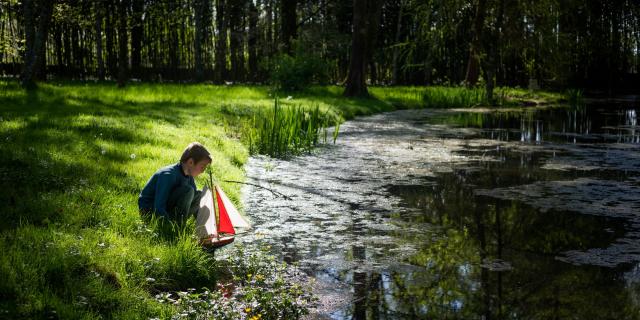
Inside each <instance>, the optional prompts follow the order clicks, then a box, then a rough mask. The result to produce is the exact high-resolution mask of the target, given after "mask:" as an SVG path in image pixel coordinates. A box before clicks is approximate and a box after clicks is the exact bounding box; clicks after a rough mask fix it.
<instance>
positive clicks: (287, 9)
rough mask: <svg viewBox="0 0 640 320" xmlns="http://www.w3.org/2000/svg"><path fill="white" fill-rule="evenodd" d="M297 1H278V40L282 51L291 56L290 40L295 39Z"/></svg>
mask: <svg viewBox="0 0 640 320" xmlns="http://www.w3.org/2000/svg"><path fill="white" fill-rule="evenodd" d="M297 5H298V0H280V17H281V22H280V35H281V37H280V39H281V40H282V51H283V52H284V53H287V54H291V49H292V48H291V40H292V39H294V38H295V37H296V28H297V17H296V7H297Z"/></svg>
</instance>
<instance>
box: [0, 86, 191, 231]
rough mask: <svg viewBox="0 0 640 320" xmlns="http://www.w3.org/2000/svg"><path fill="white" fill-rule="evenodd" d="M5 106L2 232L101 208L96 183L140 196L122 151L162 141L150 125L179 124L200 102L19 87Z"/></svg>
mask: <svg viewBox="0 0 640 320" xmlns="http://www.w3.org/2000/svg"><path fill="white" fill-rule="evenodd" d="M0 105H2V106H3V109H2V113H1V114H0V116H1V117H2V121H1V122H0V219H2V220H3V222H4V223H3V224H1V227H0V230H5V229H10V228H15V227H17V226H18V225H20V224H22V225H24V224H37V225H42V224H48V223H51V222H62V221H65V220H66V219H68V218H69V217H68V216H67V215H66V214H65V212H66V211H68V210H70V209H71V208H74V210H72V211H74V212H77V211H78V210H80V211H87V210H94V209H95V208H94V207H95V206H96V205H97V204H96V201H98V200H97V199H95V198H96V197H91V195H90V192H82V190H92V189H94V188H95V187H96V186H99V187H101V188H103V189H105V190H112V191H114V192H129V193H137V192H138V191H139V190H137V189H138V188H139V187H138V186H137V183H136V182H135V181H133V180H132V179H131V178H129V177H127V173H126V170H125V169H126V166H127V162H128V161H130V160H131V158H130V155H129V154H127V153H126V152H125V151H124V150H119V149H122V148H121V147H123V146H130V145H143V144H147V143H153V144H157V143H158V140H159V138H158V136H157V135H158V134H157V133H155V132H153V131H152V128H153V126H152V125H151V124H150V123H165V124H169V125H171V126H173V127H176V128H180V127H183V126H185V125H186V124H187V123H188V121H189V118H190V117H191V116H192V114H193V113H194V111H193V110H194V109H198V108H199V107H200V106H199V105H197V104H185V103H180V105H178V104H176V103H175V102H172V101H158V102H144V103H141V102H131V101H124V100H118V99H114V100H113V101H103V100H100V99H96V98H79V97H68V96H61V95H60V94H59V92H56V91H54V90H51V89H48V88H46V87H45V88H40V89H38V90H31V91H26V92H25V91H21V90H20V91H15V92H13V95H6V96H3V97H0ZM160 140H161V139H160ZM104 145H109V146H112V149H113V150H109V152H106V150H105V149H104V148H105V147H104ZM89 216H90V215H89Z"/></svg>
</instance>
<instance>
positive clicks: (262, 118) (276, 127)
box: [244, 98, 340, 158]
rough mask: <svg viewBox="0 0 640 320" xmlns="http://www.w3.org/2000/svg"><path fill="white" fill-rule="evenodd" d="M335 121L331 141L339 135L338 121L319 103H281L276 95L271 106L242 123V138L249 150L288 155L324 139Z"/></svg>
mask: <svg viewBox="0 0 640 320" xmlns="http://www.w3.org/2000/svg"><path fill="white" fill-rule="evenodd" d="M332 124H333V125H334V132H333V136H332V137H333V142H334V143H335V140H336V139H337V137H338V130H339V128H340V126H339V121H338V120H337V119H336V118H335V117H333V116H331V115H330V114H329V113H328V112H323V111H321V110H320V106H318V105H316V106H315V107H313V108H305V107H303V106H301V105H296V106H282V105H281V104H280V101H279V99H278V98H276V99H275V101H274V105H273V109H270V110H269V111H267V112H262V113H259V114H257V115H255V116H254V117H253V119H252V121H251V122H250V123H249V125H248V126H245V130H244V131H245V134H244V136H245V137H246V138H245V139H246V140H247V145H248V146H249V152H250V153H251V154H267V155H269V156H272V157H280V158H282V157H288V156H292V155H297V154H301V153H303V152H310V151H311V150H313V148H314V147H315V146H317V145H318V144H319V143H326V142H327V135H328V130H329V127H330V126H331V125H332Z"/></svg>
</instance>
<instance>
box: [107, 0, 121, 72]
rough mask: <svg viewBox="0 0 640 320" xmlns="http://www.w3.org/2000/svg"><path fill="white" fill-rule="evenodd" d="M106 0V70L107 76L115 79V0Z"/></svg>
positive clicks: (116, 62)
mask: <svg viewBox="0 0 640 320" xmlns="http://www.w3.org/2000/svg"><path fill="white" fill-rule="evenodd" d="M106 1H107V12H108V13H109V14H107V19H106V24H105V27H106V30H105V36H106V38H107V70H108V71H109V76H110V77H111V79H112V80H113V79H115V78H116V75H117V72H118V71H117V69H118V67H117V66H118V61H117V58H116V48H115V38H116V32H115V28H116V17H115V15H114V14H113V12H114V10H115V9H116V8H115V2H114V1H116V0H106Z"/></svg>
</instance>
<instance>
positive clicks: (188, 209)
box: [138, 142, 212, 223]
mask: <svg viewBox="0 0 640 320" xmlns="http://www.w3.org/2000/svg"><path fill="white" fill-rule="evenodd" d="M211 161H212V160H211V154H209V151H207V149H205V148H204V146H203V145H202V144H200V143H198V142H192V143H190V144H189V145H188V146H187V148H186V149H185V150H184V152H183V153H182V157H180V162H178V163H176V164H173V165H169V166H166V167H164V168H161V169H160V170H158V171H156V173H154V174H153V176H151V179H149V181H148V182H147V184H146V185H145V186H144V188H143V189H142V191H141V192H140V196H139V197H138V207H139V208H140V212H142V213H143V214H147V213H151V212H153V213H155V214H157V215H159V216H160V217H164V218H166V219H169V220H173V221H176V222H179V223H181V222H184V221H186V220H187V218H189V216H190V215H195V213H196V212H197V211H198V208H199V205H200V197H201V191H198V190H197V189H196V183H195V180H194V179H193V178H195V177H197V176H199V175H200V174H201V173H202V172H203V171H204V170H205V168H206V167H207V165H209V164H210V163H211Z"/></svg>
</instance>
